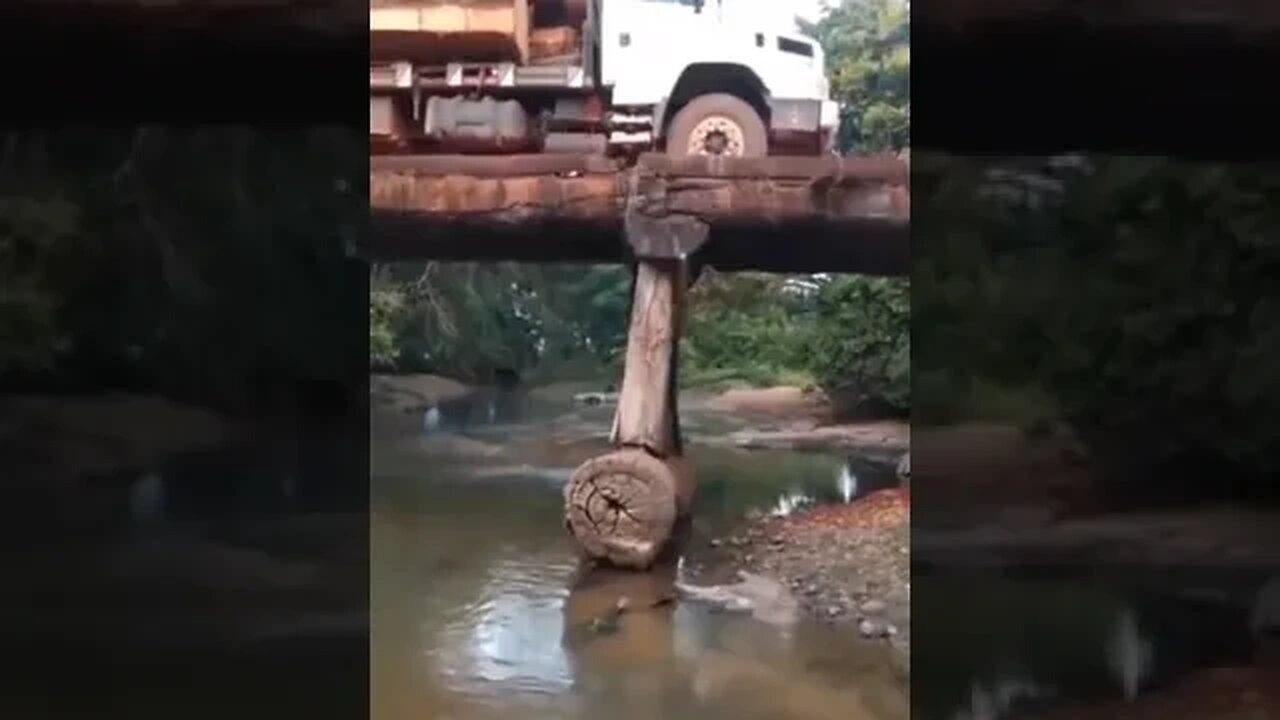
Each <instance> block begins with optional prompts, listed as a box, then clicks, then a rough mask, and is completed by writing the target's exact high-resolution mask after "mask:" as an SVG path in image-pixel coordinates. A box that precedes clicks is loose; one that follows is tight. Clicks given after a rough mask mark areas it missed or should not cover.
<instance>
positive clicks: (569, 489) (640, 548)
mask: <svg viewBox="0 0 1280 720" xmlns="http://www.w3.org/2000/svg"><path fill="white" fill-rule="evenodd" d="M687 484H688V483H687V478H685V477H683V473H681V472H679V471H678V469H677V468H674V467H672V465H671V464H669V463H667V462H665V461H663V460H660V459H658V458H656V457H654V456H652V455H650V454H649V453H647V452H645V451H644V450H640V449H634V448H626V449H623V450H617V451H615V452H611V453H609V454H607V455H602V456H600V457H597V458H592V459H591V460H588V461H587V462H585V463H583V464H582V465H581V466H580V467H579V468H578V469H577V470H575V471H574V473H573V476H572V477H571V478H569V483H568V484H567V485H566V486H565V491H564V497H565V526H566V527H567V528H568V529H569V532H570V534H572V535H573V537H574V539H575V540H577V542H578V544H579V546H581V548H582V550H583V552H584V553H586V555H587V556H588V557H590V558H592V559H595V560H603V561H607V562H609V563H610V564H612V565H615V566H618V567H624V568H633V569H641V570H643V569H646V568H648V567H649V566H650V565H652V564H653V562H654V560H655V559H656V558H657V557H658V555H659V554H660V553H661V551H662V549H663V547H665V546H666V544H667V542H668V541H669V540H670V539H671V535H672V533H673V531H674V529H675V522H676V518H677V517H678V516H679V515H680V514H681V512H683V511H684V509H685V508H684V507H682V506H683V505H684V504H685V503H686V502H687V498H688V496H689V492H688V491H687V489H686V488H685V485H687Z"/></svg>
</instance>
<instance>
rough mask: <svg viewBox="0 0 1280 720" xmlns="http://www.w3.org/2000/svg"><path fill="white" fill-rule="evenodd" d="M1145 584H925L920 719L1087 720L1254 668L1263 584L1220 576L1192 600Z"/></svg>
mask: <svg viewBox="0 0 1280 720" xmlns="http://www.w3.org/2000/svg"><path fill="white" fill-rule="evenodd" d="M1134 577H1135V576H1131V577H1129V578H1126V577H1125V576H1124V575H1106V576H1096V575H1092V576H1091V575H1063V574H1054V575H1048V576H1042V577H1036V576H1025V577H1010V576H1007V575H1004V574H997V573H984V574H960V573H956V574H926V575H919V574H917V575H915V576H914V577H913V584H914V585H915V588H914V590H915V605H914V608H913V610H914V612H913V627H914V632H915V645H914V648H913V652H914V655H913V656H914V667H913V676H912V682H913V685H912V700H913V707H914V709H915V711H916V714H915V717H919V718H921V719H922V720H999V719H1001V718H1022V717H1039V716H1040V713H1049V712H1052V711H1054V710H1055V709H1058V708H1064V707H1066V706H1071V707H1078V708H1082V710H1081V712H1084V713H1085V714H1084V715H1082V716H1083V717H1088V716H1091V712H1090V711H1089V710H1088V709H1089V708H1091V707H1095V706H1096V707H1104V706H1108V705H1111V704H1113V705H1116V706H1119V707H1123V706H1124V705H1125V704H1126V703H1134V702H1142V701H1145V700H1146V699H1148V698H1156V697H1159V696H1162V695H1164V694H1167V693H1170V692H1177V691H1178V688H1179V687H1181V685H1182V684H1183V683H1184V682H1188V681H1191V680H1193V679H1194V678H1195V677H1196V676H1197V674H1198V673H1200V672H1201V671H1203V670H1205V669H1211V668H1239V667H1249V666H1251V665H1252V664H1253V663H1254V660H1255V658H1254V638H1253V636H1252V635H1251V632H1250V627H1249V604H1250V602H1251V601H1252V598H1253V595H1254V593H1256V590H1257V588H1256V587H1255V584H1254V583H1253V582H1242V583H1236V584H1224V583H1223V582H1222V581H1221V579H1220V578H1215V579H1214V581H1213V583H1212V584H1209V585H1206V586H1205V587H1203V588H1201V589H1200V590H1198V591H1196V592H1191V593H1188V592H1185V589H1186V588H1187V587H1190V586H1189V585H1182V584H1180V583H1179V584H1177V585H1175V584H1174V583H1170V585H1169V586H1168V587H1164V588H1161V587H1158V586H1153V585H1151V584H1150V583H1146V582H1143V583H1139V582H1135V581H1134V579H1133V578H1134ZM1174 590H1179V591H1182V592H1178V593H1175V592H1174ZM1133 707H1135V708H1136V707H1137V706H1136V705H1135V706H1133ZM1046 716H1047V715H1046ZM1053 717H1058V716H1057V715H1053Z"/></svg>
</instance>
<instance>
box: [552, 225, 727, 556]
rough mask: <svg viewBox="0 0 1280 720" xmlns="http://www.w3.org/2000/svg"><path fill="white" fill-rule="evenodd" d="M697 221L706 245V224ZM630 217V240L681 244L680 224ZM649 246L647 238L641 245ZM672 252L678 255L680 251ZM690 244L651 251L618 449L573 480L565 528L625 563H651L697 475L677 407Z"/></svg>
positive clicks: (685, 507)
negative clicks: (676, 240) (686, 449)
mask: <svg viewBox="0 0 1280 720" xmlns="http://www.w3.org/2000/svg"><path fill="white" fill-rule="evenodd" d="M690 227H692V228H693V231H694V234H695V238H696V240H697V244H701V242H702V240H705V237H706V229H705V227H701V226H690V225H688V223H684V224H682V225H681V226H680V227H679V228H678V230H679V231H687V230H688V229H689V228H690ZM654 229H655V228H654V226H653V225H652V221H650V222H649V223H638V224H632V223H628V233H629V238H628V239H629V240H630V241H631V243H632V246H633V247H636V246H637V244H638V242H637V237H636V235H639V239H640V240H643V239H644V238H654V237H657V238H660V239H662V240H665V241H666V243H667V247H677V249H678V248H679V243H674V244H673V243H671V238H672V236H673V235H674V236H676V237H679V236H680V235H681V232H679V231H677V232H674V233H673V232H672V230H671V228H670V226H668V225H662V226H659V227H658V228H657V230H659V232H654ZM640 246H641V247H643V244H640ZM671 255H675V256H674V257H672V256H671ZM685 257H686V254H685V252H683V251H680V252H675V253H653V254H651V255H650V256H648V257H645V256H643V255H642V256H641V259H640V260H639V263H638V266H637V268H636V275H635V283H634V287H633V288H632V302H631V324H630V326H629V328H628V330H627V351H626V356H625V365H624V369H623V379H622V389H621V392H620V393H619V395H618V409H617V412H616V413H615V415H614V419H613V430H612V432H611V433H610V438H611V441H612V443H613V445H614V446H615V447H617V448H618V449H617V450H615V451H613V452H611V453H608V454H606V455H602V456H600V457H596V458H592V459H591V460H588V461H587V462H586V463H584V464H583V465H582V466H581V467H579V468H578V469H577V470H576V471H574V474H573V476H572V477H571V478H570V479H569V483H568V485H566V486H565V525H566V527H567V528H568V529H569V532H570V534H572V535H573V537H574V539H575V540H577V542H578V545H579V546H580V547H581V549H582V550H583V552H584V553H585V554H586V555H587V556H588V557H589V558H592V559H595V560H601V561H605V562H608V563H609V564H612V565H615V566H618V567H627V568H635V569H645V568H648V567H649V566H650V565H652V564H653V562H654V560H656V559H657V557H658V556H659V554H660V553H661V552H662V550H663V549H664V548H665V547H666V545H667V544H668V543H669V541H670V540H671V537H672V534H673V533H674V530H675V526H676V520H677V519H678V518H680V517H682V516H684V515H687V514H688V512H689V510H690V506H691V505H692V501H693V490H694V482H693V475H692V472H690V468H689V466H688V465H687V464H686V463H685V462H684V459H683V457H682V455H683V443H682V442H681V438H680V417H679V412H678V409H677V397H678V395H679V387H678V382H677V378H678V372H677V364H678V354H679V343H680V333H681V332H682V330H683V326H684V322H683V316H684V305H685V289H686V288H687V286H688V284H689V273H688V262H687V261H686V259H685Z"/></svg>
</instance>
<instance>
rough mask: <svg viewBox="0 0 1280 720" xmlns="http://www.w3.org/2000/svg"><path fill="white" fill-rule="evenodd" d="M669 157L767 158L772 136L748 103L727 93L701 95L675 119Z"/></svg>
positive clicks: (668, 132) (668, 142)
mask: <svg viewBox="0 0 1280 720" xmlns="http://www.w3.org/2000/svg"><path fill="white" fill-rule="evenodd" d="M667 154H668V155H670V156H672V157H684V156H687V155H727V156H731V157H764V156H765V155H768V154H769V133H768V131H767V130H766V129H765V126H764V120H763V119H761V117H760V115H759V113H757V112H756V110H755V108H753V107H751V106H750V105H748V104H747V103H746V102H745V101H743V100H741V99H739V98H737V97H734V96H733V95H728V94H726V93H714V94H711V95H700V96H698V97H696V98H694V99H692V100H690V101H689V103H688V104H687V105H685V106H684V107H683V108H681V109H680V111H679V112H677V113H676V116H675V118H673V119H672V120H671V126H670V127H669V128H668V130H667Z"/></svg>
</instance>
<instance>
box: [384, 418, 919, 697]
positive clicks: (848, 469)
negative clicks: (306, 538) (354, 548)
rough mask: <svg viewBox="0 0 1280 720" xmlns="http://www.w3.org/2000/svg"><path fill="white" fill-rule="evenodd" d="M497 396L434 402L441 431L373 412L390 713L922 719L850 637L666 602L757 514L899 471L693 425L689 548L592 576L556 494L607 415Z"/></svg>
mask: <svg viewBox="0 0 1280 720" xmlns="http://www.w3.org/2000/svg"><path fill="white" fill-rule="evenodd" d="M490 399H492V400H493V402H492V403H490V402H489V399H485V398H480V399H479V400H478V402H472V403H471V404H461V405H457V404H455V405H453V406H447V407H444V408H440V409H439V411H438V415H437V416H435V417H433V418H432V421H431V427H430V428H429V429H424V428H426V425H425V424H424V423H423V420H424V419H425V413H424V416H423V417H417V416H386V415H383V416H379V415H375V417H374V427H373V445H372V447H373V459H372V463H373V472H372V475H373V477H372V499H371V502H372V508H373V509H372V519H371V533H372V548H371V565H372V592H371V603H372V636H373V638H372V666H373V670H372V698H373V717H374V718H375V719H376V720H393V719H398V718H410V717H412V718H422V717H431V718H457V719H471V718H477V719H483V718H491V717H492V718H497V717H528V718H600V717H616V718H637V720H639V719H641V718H643V719H644V720H649V719H650V718H655V717H664V718H668V717H669V718H693V717H697V718H707V719H709V720H710V719H714V718H735V719H736V718H745V719H752V718H760V719H761V720H763V719H765V718H796V719H797V720H803V719H805V718H815V719H822V718H832V719H833V720H834V719H835V718H840V719H841V720H860V719H862V718H867V719H872V718H875V719H879V718H884V719H886V720H888V719H894V718H906V717H907V716H908V709H907V707H908V706H907V691H906V688H905V685H904V681H903V679H902V678H901V677H900V676H899V675H898V674H897V673H895V672H894V670H893V669H892V663H891V662H890V658H889V656H888V653H889V650H888V648H886V647H885V646H883V645H882V644H878V643H874V642H868V641H866V640H864V639H862V638H861V637H859V636H858V633H857V631H856V629H855V628H833V627H832V626H829V625H825V624H822V623H818V622H816V621H810V620H806V619H800V620H799V621H798V622H796V623H794V624H777V623H770V622H765V621H763V620H761V619H759V617H756V616H753V615H752V614H750V613H733V612H724V611H722V610H721V609H718V608H716V607H715V606H713V605H708V604H703V603H697V602H686V601H680V600H675V601H672V600H671V596H672V595H673V585H674V583H675V582H676V581H677V580H679V581H682V582H687V583H693V584H706V583H711V582H723V581H726V580H730V579H732V578H730V577H728V576H727V574H726V572H727V571H726V569H725V568H724V567H722V563H721V560H722V559H721V558H720V557H718V555H717V550H715V549H714V548H712V547H711V544H710V543H709V539H710V538H712V537H715V536H717V535H718V534H720V533H721V532H723V531H725V530H726V529H728V528H731V527H734V526H736V525H737V524H739V523H741V521H742V518H743V517H744V515H746V514H747V513H748V512H758V513H779V514H781V513H786V512H790V511H792V510H794V509H795V508H797V507H803V506H807V505H810V504H813V503H819V502H845V501H846V500H852V499H855V498H857V497H860V496H861V495H863V494H865V493H866V492H869V491H870V490H873V489H875V488H877V487H879V486H880V485H881V484H882V483H884V482H885V480H884V479H883V478H884V477H885V476H886V473H887V474H888V475H889V476H891V475H892V469H891V468H889V469H887V470H886V469H884V468H881V467H879V466H868V467H862V466H860V465H857V464H854V465H852V466H850V465H849V464H848V463H847V462H846V460H847V458H845V457H844V456H840V455H823V454H817V453H788V452H745V451H739V450H733V449H728V448H712V447H700V446H699V444H698V438H699V436H700V434H703V433H706V434H711V433H722V432H725V431H727V430H732V427H731V426H730V425H731V423H728V424H727V423H726V421H724V420H723V419H721V418H715V417H705V418H700V417H697V416H690V417H688V418H687V420H688V422H686V429H687V430H688V432H689V438H690V442H691V445H692V449H691V450H690V454H691V457H692V459H693V461H694V464H695V466H696V469H697V476H698V482H699V488H698V496H697V502H696V515H695V517H696V520H695V521H694V523H693V524H692V526H691V528H690V529H689V540H688V541H687V543H686V545H685V548H686V552H685V554H684V555H683V556H682V557H680V558H679V559H678V560H677V561H676V562H674V563H673V564H669V565H665V566H663V567H661V568H659V569H657V570H655V571H653V572H651V573H625V572H611V571H603V570H586V569H584V568H582V567H580V566H579V564H578V563H577V561H576V558H575V553H574V548H573V546H572V545H571V543H570V541H569V538H568V537H567V535H566V534H565V533H564V531H563V529H562V527H561V507H562V499H561V494H560V492H561V487H562V485H563V483H564V482H565V480H567V478H568V476H569V473H571V472H572V470H573V468H574V467H576V465H577V464H578V463H580V462H582V461H583V460H585V459H587V458H588V457H591V456H592V455H594V454H596V453H599V452H600V451H602V450H604V449H605V448H606V447H607V441H606V438H605V437H604V433H606V432H607V430H608V427H609V422H608V419H609V417H610V412H611V409H610V408H608V407H588V408H573V407H569V406H556V405H554V404H552V405H549V406H548V405H544V406H532V405H530V404H528V403H525V404H523V405H522V404H520V403H519V401H511V402H509V403H507V404H505V405H504V404H502V402H507V400H509V399H503V398H500V397H496V396H495V397H493V398H490ZM500 400H501V401H502V402H499V401H500ZM729 574H731V573H729ZM623 597H625V598H626V599H627V601H626V602H627V608H626V610H625V611H624V612H622V613H621V614H620V615H617V617H616V619H615V618H613V615H616V612H612V611H613V609H614V608H616V606H617V603H618V600H619V598H623Z"/></svg>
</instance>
